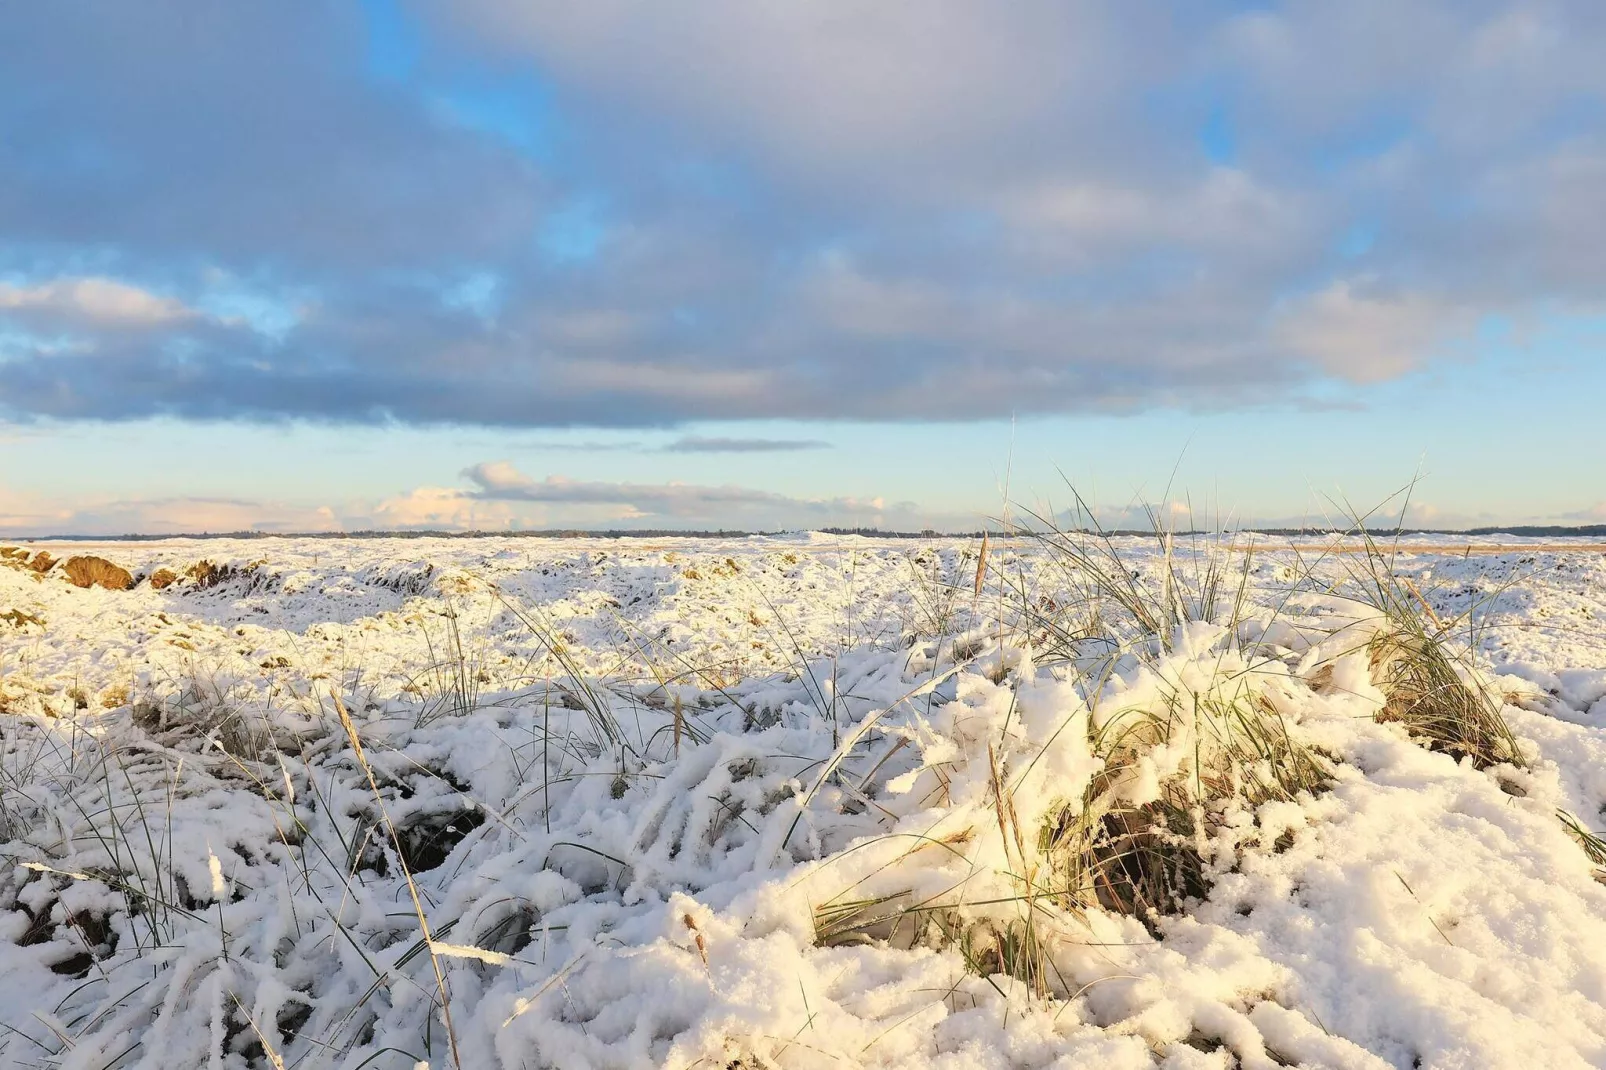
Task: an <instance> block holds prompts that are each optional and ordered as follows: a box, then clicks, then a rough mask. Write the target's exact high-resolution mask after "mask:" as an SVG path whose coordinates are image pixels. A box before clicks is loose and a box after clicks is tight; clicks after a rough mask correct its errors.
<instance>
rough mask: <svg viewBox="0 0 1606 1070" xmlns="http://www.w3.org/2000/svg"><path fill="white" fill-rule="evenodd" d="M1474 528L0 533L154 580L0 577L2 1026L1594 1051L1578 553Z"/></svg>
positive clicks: (1310, 1053)
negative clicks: (1114, 549)
mask: <svg viewBox="0 0 1606 1070" xmlns="http://www.w3.org/2000/svg"><path fill="white" fill-rule="evenodd" d="M1495 541H1496V540H1484V543H1493V542H1495ZM1499 541H1500V542H1501V543H1502V545H1503V546H1505V547H1506V548H1501V547H1500V546H1494V545H1481V544H1478V541H1477V540H1474V547H1473V549H1474V550H1475V551H1476V552H1463V550H1462V548H1464V547H1465V546H1466V544H1467V540H1464V539H1462V540H1457V542H1456V548H1454V549H1453V550H1452V549H1450V548H1447V547H1445V546H1444V545H1442V544H1443V542H1444V540H1443V539H1440V540H1436V542H1435V544H1432V545H1430V544H1428V543H1426V542H1424V543H1423V544H1422V545H1420V546H1419V547H1418V548H1417V549H1416V550H1413V549H1412V544H1411V543H1410V542H1409V541H1408V542H1406V543H1404V544H1402V545H1401V547H1400V548H1399V549H1400V552H1399V554H1398V556H1397V557H1393V558H1392V559H1387V560H1383V561H1381V562H1372V566H1375V569H1380V570H1381V573H1378V572H1376V571H1375V569H1374V571H1372V572H1368V568H1369V566H1368V564H1367V562H1368V560H1369V559H1368V558H1367V557H1366V556H1365V555H1364V554H1356V553H1352V552H1346V553H1326V552H1324V550H1323V547H1324V546H1325V545H1326V544H1325V543H1323V542H1321V541H1320V540H1310V541H1308V542H1305V543H1303V544H1302V545H1300V546H1299V548H1298V550H1297V552H1296V551H1295V550H1293V549H1290V548H1289V547H1290V543H1289V542H1288V541H1287V540H1267V542H1268V544H1269V545H1268V546H1267V547H1266V548H1264V549H1262V550H1260V551H1257V553H1256V555H1255V556H1254V558H1253V560H1252V561H1250V563H1249V564H1248V566H1247V568H1246V569H1243V570H1240V569H1239V568H1238V559H1237V558H1232V560H1231V561H1230V562H1229V567H1228V568H1227V570H1226V572H1225V576H1226V580H1225V582H1224V584H1223V585H1222V587H1221V589H1220V590H1219V591H1217V592H1216V595H1217V597H1215V598H1205V599H1203V602H1204V603H1208V604H1204V605H1201V604H1200V601H1199V600H1198V591H1197V588H1198V587H1199V586H1201V585H1204V584H1206V583H1207V582H1208V579H1209V573H1208V571H1207V570H1208V567H1209V562H1211V561H1216V562H1218V563H1219V562H1221V561H1223V560H1225V559H1226V558H1227V557H1228V556H1229V555H1230V554H1231V551H1230V550H1229V549H1228V548H1226V547H1225V544H1216V543H1210V544H1207V545H1204V546H1202V547H1201V546H1195V545H1193V544H1191V543H1188V544H1186V545H1183V544H1181V543H1179V544H1178V545H1176V546H1174V547H1173V552H1172V554H1171V556H1170V557H1167V556H1166V555H1165V554H1163V553H1162V551H1161V548H1160V547H1159V546H1158V545H1157V544H1156V543H1155V541H1153V540H1138V539H1130V540H1126V539H1123V540H1118V546H1119V550H1120V553H1121V554H1122V556H1123V558H1124V561H1123V563H1122V566H1121V569H1120V570H1119V571H1118V573H1117V574H1118V575H1119V576H1120V577H1121V578H1122V579H1124V578H1125V577H1126V576H1127V575H1129V571H1128V570H1130V574H1135V575H1136V577H1137V578H1136V579H1134V580H1133V581H1132V582H1133V585H1134V586H1133V588H1132V589H1133V590H1138V591H1141V592H1143V595H1144V597H1146V598H1149V599H1151V604H1153V605H1155V606H1159V607H1161V608H1162V611H1163V612H1162V615H1167V614H1170V613H1171V612H1172V611H1173V610H1175V609H1176V607H1178V606H1179V605H1180V606H1181V607H1182V612H1181V613H1180V616H1182V617H1203V618H1208V619H1206V620H1196V621H1194V622H1192V623H1182V624H1180V625H1175V626H1173V624H1174V622H1170V621H1169V620H1168V621H1167V622H1166V623H1165V625H1164V626H1163V627H1161V628H1160V629H1158V634H1150V633H1146V632H1145V630H1144V628H1143V627H1142V625H1141V624H1140V623H1139V622H1137V621H1135V620H1133V619H1130V618H1129V616H1127V617H1123V615H1122V613H1121V607H1120V605H1119V599H1112V598H1108V597H1102V598H1099V599H1094V600H1091V601H1090V599H1089V595H1090V592H1091V591H1092V588H1090V586H1089V584H1088V583H1087V580H1086V576H1085V575H1084V574H1081V573H1078V572H1077V571H1076V569H1075V568H1074V567H1071V566H1070V565H1068V564H1067V560H1066V559H1065V557H1064V556H1063V555H1056V554H1053V553H1049V552H1047V551H1045V550H1044V548H1043V547H1042V546H1040V545H1037V544H1033V543H1019V544H1017V543H1013V542H1006V543H1003V544H994V545H992V546H991V547H990V548H989V549H988V550H987V552H986V564H985V567H983V568H980V569H978V556H979V553H980V550H981V547H980V545H979V544H978V543H977V542H974V541H969V542H961V541H948V542H944V541H936V542H932V543H923V542H915V541H907V540H886V541H880V540H868V539H859V538H838V537H825V536H819V535H812V536H796V537H787V538H752V539H741V540H731V541H726V542H716V541H709V540H651V541H649V540H617V541H614V540H591V539H575V540H546V539H520V538H511V537H510V538H506V539H501V538H491V539H473V540H456V539H394V540H391V539H384V540H328V539H307V540H294V539H269V540H252V541H239V542H229V541H219V540H206V541H189V540H172V541H164V542H151V543H133V544H127V543H111V544H105V545H99V546H91V545H86V544H71V545H66V544H63V545H46V544H39V545H37V546H36V545H28V546H26V547H24V549H26V550H27V551H29V552H30V553H32V552H36V551H38V550H40V549H44V550H46V551H47V552H49V553H51V554H52V555H54V556H55V557H57V558H66V557H69V556H71V555H74V554H97V555H100V556H103V557H105V558H108V559H110V560H111V561H113V562H114V563H116V564H118V565H121V566H124V567H125V568H127V569H128V570H129V571H130V572H131V573H133V574H134V575H135V577H136V579H138V580H139V582H138V583H137V584H136V585H135V586H134V587H133V588H132V589H130V590H103V589H99V588H91V589H80V588H78V587H75V586H73V585H71V584H70V583H68V582H67V580H66V579H65V578H63V575H62V569H61V567H60V566H59V565H58V566H56V567H55V568H53V569H52V570H50V571H49V572H48V573H46V574H44V575H39V574H37V573H35V572H34V571H32V570H31V569H29V568H28V567H27V563H26V562H25V561H22V560H20V559H19V558H18V557H15V556H14V557H12V558H11V559H10V562H11V564H12V566H13V567H0V842H3V844H4V845H3V847H0V854H3V855H4V856H5V857H4V860H3V862H0V1066H17V1067H23V1066H41V1067H44V1066H50V1067H54V1066H63V1067H74V1068H91V1067H93V1068H101V1070H105V1068H110V1067H147V1068H153V1070H154V1068H158V1067H160V1068H164V1070H167V1068H190V1067H244V1066H252V1067H308V1068H311V1067H342V1068H347V1070H355V1068H357V1067H364V1066H368V1067H380V1068H387V1067H413V1066H414V1065H415V1064H417V1063H422V1062H427V1063H428V1065H429V1066H431V1067H450V1066H454V1065H460V1066H462V1067H465V1068H482V1067H483V1068H493V1067H495V1068H501V1067H506V1068H509V1070H512V1068H523V1067H529V1068H537V1067H554V1068H563V1070H568V1068H580V1067H599V1068H601V1067H621V1068H622V1067H659V1066H667V1067H688V1068H689V1067H695V1066H701V1067H709V1068H720V1070H737V1068H741V1070H756V1068H760V1067H788V1068H791V1067H798V1068H805V1067H807V1068H813V1067H820V1068H826V1067H859V1066H866V1067H945V1068H969V1067H985V1068H999V1070H1004V1068H1010V1070H1027V1068H1050V1067H1052V1068H1056V1070H1070V1068H1073V1067H1075V1068H1080V1067H1087V1068H1095V1067H1097V1068H1107V1067H1147V1066H1163V1067H1168V1068H1173V1070H1184V1068H1187V1070H1192V1068H1201V1070H1202V1068H1207V1067H1215V1068H1221V1067H1234V1066H1242V1067H1249V1068H1259V1067H1273V1066H1294V1065H1297V1066H1306V1067H1355V1068H1361V1067H1383V1066H1392V1067H1402V1068H1406V1067H1424V1068H1429V1067H1432V1068H1449V1067H1469V1068H1470V1067H1514V1068H1515V1067H1557V1068H1560V1067H1586V1066H1593V1067H1602V1066H1606V885H1603V884H1602V883H1601V882H1602V880H1603V879H1606V877H1603V875H1602V874H1603V871H1606V856H1601V857H1596V858H1593V859H1592V857H1591V853H1590V852H1591V850H1592V849H1594V850H1597V851H1598V850H1599V849H1600V846H1601V845H1599V844H1598V841H1590V840H1589V839H1588V837H1587V836H1579V835H1577V834H1576V833H1575V832H1574V831H1573V830H1570V829H1569V826H1568V824H1567V823H1566V822H1565V821H1564V816H1565V817H1570V818H1572V819H1574V820H1576V822H1578V823H1579V824H1580V825H1581V826H1582V827H1583V828H1584V829H1593V830H1594V831H1595V832H1597V833H1598V832H1599V831H1600V830H1601V829H1602V827H1603V825H1606V816H1603V814H1602V809H1603V806H1606V554H1603V553H1602V552H1601V551H1600V550H1599V549H1591V548H1586V547H1584V546H1582V545H1580V546H1578V547H1570V546H1562V547H1558V546H1556V545H1555V544H1554V541H1552V542H1551V543H1548V544H1544V545H1540V544H1535V545H1533V546H1530V547H1523V546H1521V545H1520V543H1521V540H1509V539H1507V540H1499ZM1346 549H1348V550H1351V551H1353V550H1355V549H1356V547H1354V546H1350V547H1347V548H1346ZM1385 549H1389V550H1392V549H1393V548H1392V547H1386V548H1385ZM203 560H204V561H207V562H209V563H210V565H211V566H212V567H210V568H205V567H203V568H197V567H196V566H197V565H198V564H199V563H200V562H202V561H203ZM164 568H165V569H167V570H170V571H171V572H172V573H173V574H174V575H175V576H176V577H177V579H176V581H175V582H173V583H171V584H170V585H168V586H166V587H165V588H163V589H160V590H157V589H155V588H154V587H153V585H152V583H151V582H150V579H149V578H148V577H150V576H151V575H152V574H154V573H156V572H157V571H158V570H159V569H164ZM1369 574H1370V575H1374V576H1375V575H1378V574H1381V575H1384V576H1390V575H1392V576H1393V577H1397V578H1398V583H1397V584H1391V587H1390V589H1391V590H1393V591H1395V592H1396V593H1399V592H1406V594H1405V595H1402V596H1401V597H1404V598H1405V599H1406V602H1407V603H1408V604H1409V605H1410V606H1411V611H1412V612H1413V613H1416V612H1418V608H1420V614H1419V616H1420V619H1421V620H1425V621H1427V622H1428V624H1429V626H1430V630H1433V629H1436V628H1437V626H1438V625H1440V624H1443V625H1444V626H1445V628H1446V630H1447V631H1449V632H1450V633H1451V640H1450V643H1449V646H1450V648H1451V649H1452V650H1454V649H1459V647H1460V646H1464V645H1467V644H1470V645H1471V646H1473V647H1475V648H1476V650H1477V664H1476V666H1473V665H1471V664H1470V662H1469V663H1468V665H1466V666H1464V667H1463V668H1461V669H1460V670H1459V673H1460V678H1461V679H1464V680H1465V681H1468V682H1470V683H1472V684H1474V685H1476V686H1477V687H1480V688H1484V689H1486V691H1487V694H1488V695H1489V696H1490V700H1491V701H1492V703H1493V704H1494V706H1496V707H1503V708H1502V709H1501V713H1502V714H1503V717H1504V719H1505V722H1506V723H1507V724H1508V725H1509V726H1510V729H1511V733H1512V734H1513V735H1514V737H1515V740H1516V744H1517V748H1518V753H1515V754H1509V753H1506V754H1502V755H1501V757H1502V758H1503V759H1504V760H1502V761H1500V762H1496V763H1495V764H1489V763H1487V762H1483V761H1474V760H1473V759H1472V758H1470V757H1467V758H1463V759H1462V760H1460V761H1457V760H1456V757H1455V756H1454V755H1453V754H1451V753H1446V752H1445V751H1444V749H1443V748H1440V749H1438V750H1437V751H1436V750H1432V749H1429V747H1428V746H1427V745H1425V742H1426V741H1424V740H1423V739H1421V738H1415V737H1413V736H1411V735H1410V734H1408V732H1407V731H1406V726H1405V724H1404V723H1402V722H1401V721H1400V720H1398V719H1396V717H1395V715H1396V714H1397V713H1398V711H1399V708H1400V707H1399V702H1400V699H1399V698H1398V696H1397V694H1396V693H1395V691H1394V690H1391V689H1392V688H1394V687H1395V683H1394V682H1392V680H1393V678H1392V677H1390V672H1391V666H1392V665H1394V664H1395V663H1394V662H1392V661H1390V659H1389V657H1388V656H1387V654H1386V652H1387V651H1388V650H1390V649H1393V648H1391V647H1390V646H1389V645H1388V644H1389V636H1390V635H1392V634H1394V632H1393V631H1392V629H1394V628H1396V627H1397V624H1398V622H1397V621H1396V620H1393V619H1392V618H1390V617H1389V616H1387V615H1383V614H1380V613H1379V612H1378V611H1377V610H1376V609H1375V608H1373V607H1371V606H1369V605H1367V604H1365V603H1364V602H1363V601H1356V600H1354V599H1355V597H1356V596H1357V595H1358V593H1359V588H1358V587H1357V584H1356V577H1357V576H1361V577H1363V578H1364V577H1365V576H1366V575H1369ZM978 575H979V579H978ZM1167 577H1173V578H1176V579H1180V581H1181V586H1180V588H1179V589H1178V590H1177V591H1172V592H1171V593H1168V590H1169V583H1170V582H1171V581H1168V579H1167ZM1407 581H1408V582H1407ZM1190 599H1191V600H1190ZM1397 608H1398V607H1397V606H1396V609H1397ZM1095 609H1097V612H1098V619H1094V618H1093V613H1094V610H1095ZM1472 624H1475V625H1476V629H1475V630H1472V629H1471V628H1470V625H1472ZM1467 693H1468V694H1473V693H1474V692H1470V691H1469V692H1467ZM1380 717H1381V719H1380ZM1480 766H1482V768H1480ZM1164 815H1170V816H1169V818H1167V817H1166V816H1164ZM1134 821H1137V822H1140V824H1137V825H1134V824H1133V822H1134ZM1167 821H1169V822H1170V823H1169V824H1167V823H1166V822H1167ZM1121 822H1125V824H1120V823H1121ZM1179 822H1180V824H1179ZM1117 827H1119V828H1121V829H1125V830H1127V832H1128V833H1129V834H1128V835H1127V838H1125V839H1121V838H1120V837H1118V836H1117V837H1116V838H1115V839H1111V836H1113V835H1114V834H1113V833H1112V832H1111V831H1110V830H1111V829H1115V828H1117ZM1100 836H1102V837H1104V839H1099V837H1100ZM1079 837H1080V838H1079ZM1112 844H1113V845H1114V846H1115V847H1116V848H1123V849H1124V850H1125V851H1126V853H1127V854H1131V855H1133V856H1135V855H1137V854H1145V860H1144V861H1143V864H1144V865H1149V862H1148V861H1147V859H1148V856H1151V855H1152V856H1153V858H1155V859H1159V860H1160V861H1159V862H1158V863H1155V864H1154V865H1153V866H1152V867H1151V869H1145V870H1144V872H1145V873H1150V872H1151V871H1152V872H1157V873H1160V874H1161V875H1162V877H1165V875H1166V874H1171V875H1172V876H1174V877H1175V879H1174V880H1171V878H1170V877H1165V880H1171V883H1168V884H1167V883H1164V881H1162V884H1159V885H1155V886H1153V887H1152V888H1151V887H1150V886H1147V885H1143V884H1142V878H1140V877H1138V876H1136V875H1134V874H1136V873H1137V870H1136V869H1133V868H1130V867H1128V863H1127V862H1126V861H1125V860H1124V859H1125V857H1126V856H1125V855H1123V854H1122V853H1121V852H1120V851H1117V850H1113V849H1112V847H1111V845H1112ZM1100 845H1102V846H1100ZM1089 860H1092V861H1091V862H1090V861H1089ZM1136 864H1137V863H1134V865H1136ZM1168 867H1169V868H1168ZM1123 882H1124V883H1123ZM1156 888H1158V889H1159V892H1157V893H1156V892H1155V891H1154V889H1156ZM1173 893H1174V894H1173ZM426 927H427V928H426Z"/></svg>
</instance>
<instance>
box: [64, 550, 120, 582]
mask: <svg viewBox="0 0 1606 1070" xmlns="http://www.w3.org/2000/svg"><path fill="white" fill-rule="evenodd" d="M61 570H62V573H63V575H65V576H66V577H67V582H68V583H70V584H72V585H73V586H74V587H86V588H87V587H103V588H105V589H106V590H108V591H126V590H128V589H129V588H130V587H132V586H134V576H133V574H132V573H130V572H129V571H128V570H127V569H126V568H123V567H122V566H120V565H114V564H112V563H111V562H110V561H108V560H106V559H105V558H104V557H95V556H94V555H92V554H80V555H78V556H75V557H69V558H68V559H67V562H66V563H65V564H64V565H62V566H61Z"/></svg>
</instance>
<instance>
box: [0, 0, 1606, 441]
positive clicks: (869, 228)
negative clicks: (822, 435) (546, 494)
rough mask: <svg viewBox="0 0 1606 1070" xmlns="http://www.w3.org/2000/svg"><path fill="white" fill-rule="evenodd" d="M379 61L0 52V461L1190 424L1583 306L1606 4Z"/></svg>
mask: <svg viewBox="0 0 1606 1070" xmlns="http://www.w3.org/2000/svg"><path fill="white" fill-rule="evenodd" d="M402 16H403V17H404V18H405V19H408V20H410V25H411V26H412V31H413V32H414V33H415V34H416V35H417V37H418V42H417V45H416V51H417V52H418V56H417V57H416V58H414V59H412V60H410V61H408V62H407V63H406V64H402V65H401V67H402V68H403V69H400V70H398V71H395V72H390V73H383V74H376V73H375V71H374V69H373V68H374V66H375V62H374V54H375V49H376V47H377V46H376V44H375V40H374V38H373V27H372V26H371V25H369V24H368V23H367V22H366V21H365V20H364V18H363V17H362V15H361V13H360V9H359V8H358V7H357V6H355V5H350V6H336V5H330V6H311V7H301V6H293V7H292V6H289V5H282V6H268V7H255V8H248V7H241V6H237V5H228V6H218V7H210V8H202V9H196V8H193V7H191V6H189V5H184V4H178V3H165V2H164V3H154V4H149V5H139V6H138V7H135V6H131V5H121V4H111V3H105V4H96V3H90V2H78V0H64V2H62V3H52V4H39V5H26V6H22V7H19V8H17V10H15V11H13V12H11V13H10V14H9V15H8V18H7V26H6V32H5V34H4V35H0V144H3V145H4V146H5V152H6V157H7V160H8V165H7V166H6V167H4V168H0V235H3V241H0V369H3V374H0V417H4V418H9V419H11V420H19V421H25V420H28V419H32V418H38V417H53V418H62V419H135V418H143V417H148V416H152V415H173V416H178V417H183V418H230V419H250V420H277V419H284V418H307V419H314V420H325V421H352V422H383V421H403V422H409V423H421V424H428V423H461V424H482V425H496V426H510V427H511V426H530V427H537V426H577V425H594V426H612V427H656V428H667V427H674V426H676V425H677V424H681V423H683V422H685V421H690V420H705V421H717V420H721V419H735V418H743V419H752V418H763V417H783V418H831V419H835V418H850V419H893V420H898V419H920V420H925V419H939V420H963V419H972V418H978V417H990V416H999V415H1007V414H1009V413H1011V412H1023V413H1025V412H1088V411H1129V410H1133V409H1141V408H1148V407H1153V406H1178V407H1188V408H1220V407H1230V406H1239V405H1246V404H1263V403H1267V402H1286V401H1291V400H1292V401H1296V402H1297V401H1300V400H1302V399H1305V400H1308V399H1309V398H1310V397H1313V396H1318V395H1322V394H1323V392H1324V391H1329V390H1330V389H1331V388H1332V387H1333V386H1334V385H1335V384H1336V385H1337V386H1338V387H1343V386H1344V385H1346V384H1364V383H1370V382H1376V381H1379V380H1384V379H1388V378H1391V377H1395V376H1398V375H1401V374H1403V373H1405V372H1408V371H1410V370H1412V369H1415V368H1419V367H1421V366H1423V365H1424V364H1427V363H1430V362H1432V361H1434V360H1437V359H1449V358H1452V357H1453V356H1455V355H1456V354H1459V353H1464V352H1465V351H1466V350H1467V348H1468V347H1469V346H1473V345H1475V344H1476V337H1477V329H1478V326H1479V324H1480V322H1482V321H1483V320H1484V319H1485V318H1486V317H1489V316H1497V315H1498V316H1504V317H1519V318H1520V317H1523V316H1537V315H1542V314H1556V313H1559V314H1574V313H1576V314H1589V313H1593V312H1598V310H1599V302H1600V295H1601V293H1603V292H1606V259H1603V258H1601V257H1600V256H1599V255H1598V250H1599V249H1600V248H1601V247H1602V245H1603V243H1606V137H1603V135H1602V122H1601V118H1600V116H1601V106H1602V104H1603V97H1606V73H1603V65H1601V64H1600V63H1599V62H1598V60H1599V56H1600V55H1601V54H1602V53H1603V52H1606V10H1603V9H1602V8H1600V7H1599V5H1592V4H1585V3H1565V2H1555V3H1531V4H1496V3H1482V2H1479V3H1451V2H1448V0H1445V2H1437V3H1435V2H1420V3H1410V4H1401V3H1385V2H1382V0H1363V2H1360V3H1356V4H1348V5H1343V6H1341V7H1338V6H1322V5H1293V6H1287V7H1280V8H1255V9H1248V8H1244V9H1240V8H1237V7H1235V6H1233V5H1224V4H1207V5H1197V6H1189V7H1187V8H1185V9H1175V8H1172V7H1169V6H1165V5H1155V4H1145V3H1139V4H1127V3H1122V4H1115V3H1092V2H1078V3H1049V2H1047V0H1029V2H1026V3H1022V4H1011V5H1002V6H1000V5H994V6H989V7H986V8H981V7H977V6H975V5H972V4H966V3H958V2H948V0H942V2H937V3H929V2H927V3H916V2H913V0H898V2H892V3H885V4H878V5H875V6H873V7H865V6H864V5H859V4H850V3H847V2H845V0H824V2H821V3H814V4H807V5H751V4H744V3H738V2H736V0H694V2H690V3H687V4H677V5H672V6H670V5H660V6H650V7H645V8H643V7H641V6H639V5H626V4H622V3H616V2H614V0H597V2H593V3H587V4H583V5H576V4H557V3H542V2H537V3H518V4H514V3H506V2H500V0H472V2H470V3H467V4H464V5H457V6H454V7H451V8H447V7H437V6H431V5H417V6H414V7H407V8H404V9H403V10H402ZM486 86H489V87H490V88H489V89H485V88H484V87H486ZM465 87H466V88H465ZM526 128H528V129H530V130H534V131H535V133H533V134H531V133H526V132H525V131H526ZM577 221H578V222H577ZM817 445H818V443H814V442H806V441H802V440H797V441H788V442H779V441H777V442H767V443H766V442H761V441H759V440H743V439H719V438H717V437H709V438H705V439H685V440H683V441H682V442H681V443H679V444H671V445H670V446H668V447H667V448H668V449H669V450H671V451H679V452H714V451H723V452H753V451H760V450H782V449H805V448H815V447H816V446H817Z"/></svg>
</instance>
